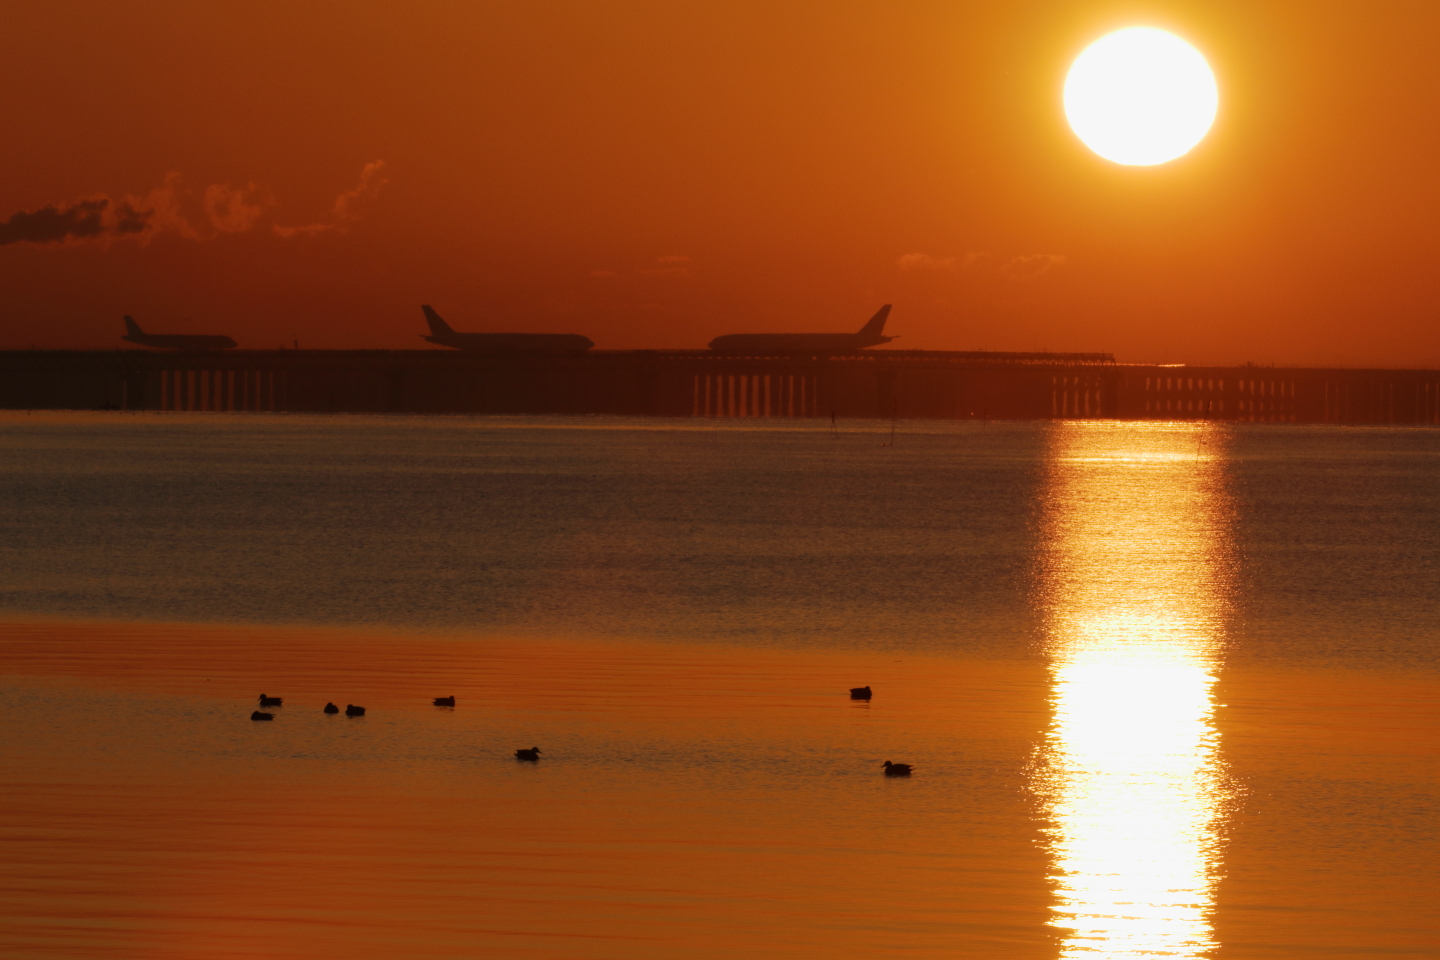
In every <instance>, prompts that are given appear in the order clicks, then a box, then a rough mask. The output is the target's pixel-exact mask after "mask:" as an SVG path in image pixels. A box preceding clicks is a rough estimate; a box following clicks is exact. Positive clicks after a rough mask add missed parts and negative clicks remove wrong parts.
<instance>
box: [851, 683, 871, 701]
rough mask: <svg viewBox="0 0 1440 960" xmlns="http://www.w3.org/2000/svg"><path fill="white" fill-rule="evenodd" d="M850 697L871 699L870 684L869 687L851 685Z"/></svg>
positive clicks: (852, 698) (853, 698)
mask: <svg viewBox="0 0 1440 960" xmlns="http://www.w3.org/2000/svg"><path fill="white" fill-rule="evenodd" d="M850 699H851V700H869V699H870V688H869V687H868V686H867V687H851V688H850Z"/></svg>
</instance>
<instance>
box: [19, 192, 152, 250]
mask: <svg viewBox="0 0 1440 960" xmlns="http://www.w3.org/2000/svg"><path fill="white" fill-rule="evenodd" d="M109 206H110V200H109V198H108V197H101V198H97V199H94V200H78V201H76V202H75V203H72V204H69V205H68V206H56V205H53V204H52V205H49V206H44V207H41V208H40V209H39V210H31V211H25V210H22V211H20V212H19V213H17V214H15V215H14V216H12V217H11V218H10V219H9V220H6V221H5V222H4V223H3V224H0V246H4V245H6V244H10V243H21V242H26V243H63V242H64V241H66V240H69V239H71V238H74V239H77V240H90V239H93V238H95V237H98V236H100V235H101V234H102V233H104V232H105V211H106V210H107V209H108V208H109ZM131 212H132V213H133V212H134V211H131ZM142 229H143V226H142Z"/></svg>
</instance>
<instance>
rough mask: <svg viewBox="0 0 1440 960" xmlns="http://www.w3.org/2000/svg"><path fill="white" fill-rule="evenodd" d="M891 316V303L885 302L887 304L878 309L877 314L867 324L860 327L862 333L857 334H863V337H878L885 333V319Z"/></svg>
mask: <svg viewBox="0 0 1440 960" xmlns="http://www.w3.org/2000/svg"><path fill="white" fill-rule="evenodd" d="M889 316H890V304H888V303H887V304H885V306H883V307H881V308H880V309H879V310H878V311H876V313H875V316H873V317H871V318H870V320H869V321H868V322H867V323H866V324H865V326H863V327H861V328H860V333H859V334H857V336H861V337H878V336H880V335H881V334H883V333H884V332H885V319H886V318H887V317H889Z"/></svg>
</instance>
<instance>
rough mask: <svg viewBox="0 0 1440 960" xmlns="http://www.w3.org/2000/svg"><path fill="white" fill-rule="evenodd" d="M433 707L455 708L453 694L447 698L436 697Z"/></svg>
mask: <svg viewBox="0 0 1440 960" xmlns="http://www.w3.org/2000/svg"><path fill="white" fill-rule="evenodd" d="M435 706H437V707H453V706H455V695H454V694H451V695H450V696H448V697H436V698H435Z"/></svg>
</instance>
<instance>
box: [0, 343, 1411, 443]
mask: <svg viewBox="0 0 1440 960" xmlns="http://www.w3.org/2000/svg"><path fill="white" fill-rule="evenodd" d="M0 408H6V409H80V410H87V409H88V410H95V409H106V408H111V409H124V410H214V411H240V410H251V411H289V412H297V413H302V412H303V413H480V414H485V413H509V414H520V413H553V414H616V415H628V416H669V417H830V416H832V415H833V416H836V417H844V418H873V417H879V418H887V419H888V418H890V417H892V416H898V417H900V418H902V419H939V420H963V419H992V420H995V419H1020V420H1042V419H1127V420H1128V419H1141V420H1145V419H1148V420H1191V419H1206V420H1242V421H1268V422H1283V423H1357V424H1359V423H1373V424H1384V423H1393V424H1427V425H1440V371H1437V370H1357V369H1302V368H1290V367H1248V366H1247V367H1176V366H1152V365H1143V364H1118V363H1115V362H1114V360H1113V358H1112V357H1111V356H1110V355H1109V354H1060V353H980V352H964V353H962V352H941V351H919V350H915V351H911V350H876V351H869V352H861V353H852V354H833V355H819V356H790V355H781V356H743V355H735V354H719V353H712V352H710V351H708V350H678V351H661V350H630V351H605V350H598V351H591V352H588V353H584V354H575V355H564V356H537V355H495V354H475V353H458V352H450V351H438V350H276V351H247V350H231V351H225V352H212V353H152V352H148V351H138V350H113V351H46V350H15V351H0Z"/></svg>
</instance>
